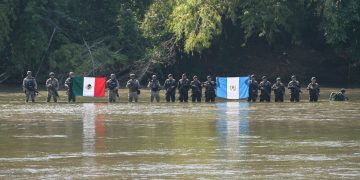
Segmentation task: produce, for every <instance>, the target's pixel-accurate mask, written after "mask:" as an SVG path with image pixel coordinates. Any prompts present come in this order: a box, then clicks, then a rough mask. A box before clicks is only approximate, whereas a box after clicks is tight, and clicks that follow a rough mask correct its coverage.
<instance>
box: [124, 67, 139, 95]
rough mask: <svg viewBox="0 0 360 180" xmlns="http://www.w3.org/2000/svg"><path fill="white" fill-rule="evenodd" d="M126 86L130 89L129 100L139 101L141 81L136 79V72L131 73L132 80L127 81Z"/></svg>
mask: <svg viewBox="0 0 360 180" xmlns="http://www.w3.org/2000/svg"><path fill="white" fill-rule="evenodd" d="M126 87H127V88H128V89H129V102H133V101H135V102H138V95H139V94H140V83H139V81H138V80H137V79H135V74H130V80H129V81H128V82H127V83H126Z"/></svg>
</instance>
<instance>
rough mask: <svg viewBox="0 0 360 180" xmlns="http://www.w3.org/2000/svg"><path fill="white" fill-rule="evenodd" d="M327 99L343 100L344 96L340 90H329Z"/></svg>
mask: <svg viewBox="0 0 360 180" xmlns="http://www.w3.org/2000/svg"><path fill="white" fill-rule="evenodd" d="M329 99H330V100H332V101H343V100H344V98H343V96H342V94H341V93H340V92H331V94H330V98H329Z"/></svg>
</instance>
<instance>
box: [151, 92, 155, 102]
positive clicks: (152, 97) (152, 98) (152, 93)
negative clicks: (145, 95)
mask: <svg viewBox="0 0 360 180" xmlns="http://www.w3.org/2000/svg"><path fill="white" fill-rule="evenodd" d="M154 95H155V94H154V92H153V91H151V92H150V102H153V101H154V98H155V97H154Z"/></svg>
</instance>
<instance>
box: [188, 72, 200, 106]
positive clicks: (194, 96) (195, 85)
mask: <svg viewBox="0 0 360 180" xmlns="http://www.w3.org/2000/svg"><path fill="white" fill-rule="evenodd" d="M190 86H191V101H192V102H196V101H197V102H201V91H202V87H201V82H200V81H199V80H198V79H197V76H194V80H193V81H191V83H190Z"/></svg>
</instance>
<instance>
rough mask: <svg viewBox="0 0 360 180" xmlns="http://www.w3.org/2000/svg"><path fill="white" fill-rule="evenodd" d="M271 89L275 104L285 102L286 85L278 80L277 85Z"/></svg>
mask: <svg viewBox="0 0 360 180" xmlns="http://www.w3.org/2000/svg"><path fill="white" fill-rule="evenodd" d="M271 89H272V90H273V91H274V95H275V102H284V95H285V85H284V84H283V83H282V82H281V79H280V78H279V77H278V78H276V83H275V84H273V86H272V87H271Z"/></svg>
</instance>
